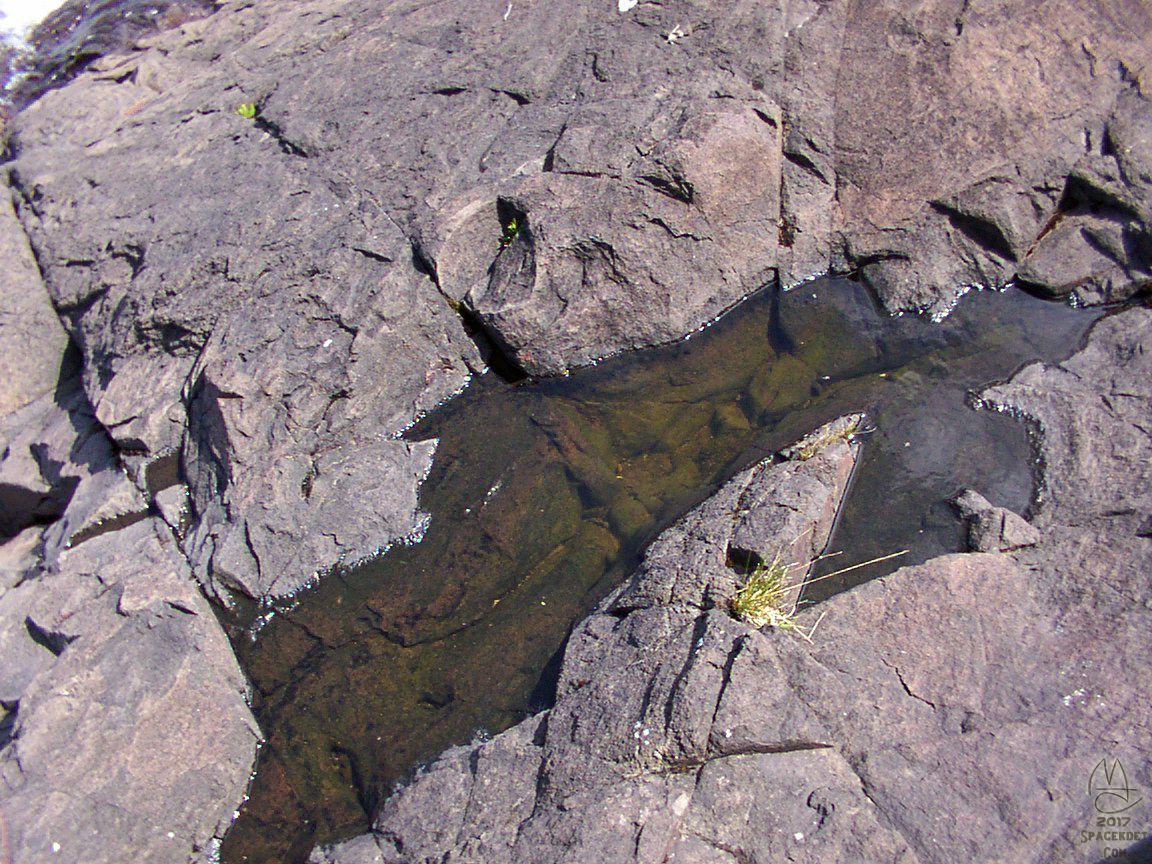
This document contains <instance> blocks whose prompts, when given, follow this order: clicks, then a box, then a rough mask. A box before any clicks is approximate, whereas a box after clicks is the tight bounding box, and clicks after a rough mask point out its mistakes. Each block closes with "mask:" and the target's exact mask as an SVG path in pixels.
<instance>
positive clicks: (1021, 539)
mask: <svg viewBox="0 0 1152 864" xmlns="http://www.w3.org/2000/svg"><path fill="white" fill-rule="evenodd" d="M953 503H954V504H955V505H956V509H958V510H959V511H960V515H961V516H963V517H964V519H966V520H967V522H968V548H969V549H970V550H971V551H973V552H1012V551H1014V550H1016V549H1023V548H1024V547H1025V546H1035V545H1036V544H1037V543H1039V542H1040V532H1039V531H1037V530H1036V529H1035V528H1033V527H1032V526H1031V525H1029V524H1028V523H1027V522H1026V521H1025V520H1024V519H1023V517H1021V516H1018V515H1017V514H1015V513H1013V512H1012V511H1011V510H1008V509H1006V508H1004V507H993V506H992V505H991V504H990V503H989V502H988V500H987V499H986V498H985V497H984V496H983V495H981V494H980V493H978V492H974V491H973V490H971V489H965V490H964V491H963V492H961V493H960V494H959V495H958V496H957V497H956V499H955V501H954V502H953Z"/></svg>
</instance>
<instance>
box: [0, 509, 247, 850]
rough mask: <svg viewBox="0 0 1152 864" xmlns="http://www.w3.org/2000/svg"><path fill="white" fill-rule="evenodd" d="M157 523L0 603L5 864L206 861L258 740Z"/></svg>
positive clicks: (128, 532)
mask: <svg viewBox="0 0 1152 864" xmlns="http://www.w3.org/2000/svg"><path fill="white" fill-rule="evenodd" d="M157 524H158V523H157V521H156V520H152V519H149V520H146V521H141V522H137V523H135V524H134V525H132V526H131V527H128V528H125V529H122V530H120V531H116V532H112V533H107V534H104V535H101V536H99V537H94V538H92V539H90V540H87V541H85V542H83V543H81V544H80V545H78V546H77V547H76V548H74V549H72V550H69V551H67V552H65V553H64V554H63V555H62V556H61V559H60V562H59V568H58V570H57V571H56V572H54V573H40V574H28V578H26V579H25V580H24V581H23V582H22V583H21V584H19V585H18V586H16V587H14V588H12V589H11V590H9V591H8V592H6V593H5V594H4V595H3V596H0V633H2V634H3V637H2V638H3V642H2V645H0V648H2V650H3V651H4V657H5V663H4V669H3V674H2V675H0V703H2V704H3V705H4V706H5V708H6V709H8V710H13V709H14V711H15V718H14V725H13V726H12V728H11V730H10V733H9V734H10V737H11V743H10V744H8V746H6V747H5V748H4V750H3V751H2V755H0V816H2V818H4V819H5V820H6V827H7V831H8V837H9V839H10V843H11V846H10V848H11V849H13V850H15V858H14V859H13V860H15V861H20V862H24V861H51V860H62V861H86V862H89V861H90V862H120V861H123V860H124V854H125V850H131V851H132V854H133V855H134V856H137V857H138V858H139V859H140V860H149V861H186V860H190V858H191V857H192V856H193V855H194V854H196V853H200V854H201V855H202V856H203V858H204V860H205V861H207V860H208V859H209V856H210V855H211V851H212V849H213V848H214V844H215V843H216V842H217V841H218V837H219V836H220V835H222V833H223V831H224V830H225V829H226V828H227V826H228V825H229V824H230V823H231V819H232V814H233V809H234V807H235V806H236V804H235V802H237V801H239V800H240V797H241V796H242V795H243V794H244V789H245V787H246V785H247V780H248V775H249V772H250V771H251V765H252V761H253V759H254V757H255V750H256V743H257V740H258V739H259V730H258V729H257V728H256V723H255V721H254V720H253V719H252V716H251V714H250V712H249V710H248V706H247V704H246V703H245V698H244V694H245V683H244V680H243V677H242V675H241V673H240V670H239V668H238V667H237V666H236V661H235V658H234V657H233V655H232V650H231V647H230V646H229V645H228V641H227V639H226V638H225V637H224V634H223V633H222V632H221V630H220V627H219V625H218V624H217V622H216V618H215V616H214V614H213V613H212V610H211V609H210V607H209V606H208V604H207V602H206V601H205V600H204V597H203V595H202V594H201V593H200V591H199V588H198V586H197V584H196V582H195V580H194V579H193V578H192V576H191V573H190V571H189V568H188V565H187V562H185V561H184V559H183V557H182V556H180V555H179V553H178V551H177V550H176V549H175V543H174V541H173V539H172V537H171V534H170V533H169V532H168V530H167V528H166V527H165V526H163V524H162V523H159V524H160V526H161V529H162V533H158V532H157V530H156V525H157Z"/></svg>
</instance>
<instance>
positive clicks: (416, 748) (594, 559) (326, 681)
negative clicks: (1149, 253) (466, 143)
mask: <svg viewBox="0 0 1152 864" xmlns="http://www.w3.org/2000/svg"><path fill="white" fill-rule="evenodd" d="M1095 317H1097V316H1096V315H1095V314H1093V313H1087V312H1084V311H1082V310H1073V309H1070V308H1068V307H1065V306H1060V305H1056V304H1052V303H1045V302H1042V301H1039V300H1036V299H1033V298H1031V297H1028V296H1027V295H1025V294H1023V293H1022V292H1019V291H1009V292H1005V293H1002V294H999V293H994V292H983V293H975V294H972V295H970V296H968V297H966V298H965V299H964V300H963V301H962V302H961V303H960V304H959V306H958V307H957V309H956V310H955V312H954V313H953V314H952V315H951V316H950V317H949V318H948V319H947V320H946V321H944V322H943V323H942V324H933V323H931V322H929V321H925V320H922V319H919V318H916V317H914V316H905V317H901V318H890V317H886V316H884V315H882V314H880V313H879V312H878V311H877V309H876V307H875V305H874V304H873V302H872V300H871V298H870V297H869V295H868V294H867V293H866V292H865V291H864V290H863V289H862V288H861V287H860V286H859V285H856V284H854V283H851V282H847V281H844V280H821V281H819V282H815V283H812V284H810V285H808V286H805V287H804V288H801V289H796V290H794V291H791V292H787V293H780V292H778V291H765V292H763V293H761V294H759V295H757V296H754V297H752V298H750V299H749V300H747V301H746V302H745V303H743V304H741V305H740V306H739V307H737V308H736V309H735V310H733V311H732V312H731V313H729V314H728V315H727V316H725V317H724V318H722V319H721V320H720V321H719V322H717V323H716V324H715V325H713V326H712V327H710V328H708V329H707V330H706V331H704V332H702V333H699V334H696V335H695V336H694V337H693V338H691V339H689V340H686V341H683V342H679V343H677V344H675V345H670V346H666V347H664V348H660V349H653V350H648V351H640V352H634V353H631V354H628V355H625V356H620V357H617V358H614V359H612V360H609V361H606V362H604V363H602V364H600V365H599V366H596V367H593V368H589V369H585V370H583V371H581V372H578V373H576V374H573V375H572V376H570V377H568V378H563V379H554V380H546V381H541V382H537V383H534V384H528V385H523V386H509V385H506V384H504V383H503V382H501V381H499V380H497V379H495V378H494V377H493V376H485V377H484V378H482V379H480V380H479V381H477V382H475V383H474V384H473V386H472V387H470V388H469V389H468V390H467V391H466V392H465V393H463V394H462V395H461V396H459V397H457V398H456V399H454V400H452V401H451V402H449V403H448V404H447V405H445V406H444V407H443V408H442V409H440V410H439V411H438V412H437V413H436V414H434V415H433V416H431V417H429V418H427V419H426V420H425V421H423V422H422V423H420V424H418V425H417V426H416V427H415V428H414V429H413V430H412V431H411V433H410V435H409V437H411V438H415V439H421V438H429V437H436V438H438V439H439V445H438V448H437V452H436V458H435V462H434V465H433V469H432V472H431V474H430V475H429V477H428V479H427V481H426V482H425V484H424V485H423V487H422V490H421V503H422V507H423V508H424V509H425V510H427V511H428V512H430V513H431V522H430V525H429V528H428V531H427V534H426V535H425V537H424V539H423V540H422V541H421V542H420V543H419V544H417V545H415V546H411V547H398V548H395V549H393V550H392V551H391V552H389V553H388V554H387V555H385V556H384V557H383V558H381V559H379V560H376V561H374V562H371V563H369V564H366V565H363V566H360V567H357V568H355V569H351V570H347V571H342V572H338V573H335V574H333V575H331V576H329V577H327V578H326V579H325V580H324V581H322V582H321V584H320V585H319V587H318V588H316V589H315V590H313V591H311V592H309V593H307V594H305V595H304V596H303V597H302V598H301V600H300V602H299V604H298V605H297V606H295V607H294V608H292V609H291V610H287V611H284V612H283V613H282V614H279V615H276V616H274V617H273V618H272V620H271V622H270V623H269V624H268V625H267V626H266V627H265V628H264V629H263V630H262V631H261V632H260V633H259V636H258V637H257V638H256V639H255V641H252V640H250V639H248V638H247V637H246V636H245V635H244V634H243V633H242V632H240V631H239V630H236V631H234V632H235V635H236V636H237V637H238V638H236V639H235V644H236V646H237V651H238V654H239V656H240V658H241V662H242V664H243V666H244V668H245V671H246V672H247V674H248V676H249V678H250V680H251V681H252V683H253V686H254V689H255V703H254V708H255V710H256V712H257V716H258V718H259V721H260V724H261V728H262V729H263V730H264V732H265V734H266V735H267V738H268V742H267V744H266V746H265V747H264V749H263V751H262V754H261V759H260V766H259V770H258V772H257V774H256V777H255V780H254V783H253V786H252V791H251V799H250V800H249V801H248V803H247V804H246V805H245V806H244V808H243V809H242V812H241V815H240V818H239V820H238V821H237V822H236V824H235V825H234V826H233V829H232V831H231V832H230V833H229V835H228V837H227V838H226V839H225V842H224V846H223V849H222V855H223V860H224V861H225V862H239V861H251V862H256V861H261V862H263V861H303V860H304V859H305V858H306V857H307V854H308V851H309V849H310V848H311V847H312V845H313V844H315V843H317V842H330V841H333V840H335V839H339V838H342V837H345V836H348V835H350V834H353V833H356V832H359V831H363V830H366V828H367V827H368V825H369V821H370V817H371V814H372V813H373V812H374V811H375V809H376V808H377V806H378V805H379V804H380V802H381V801H382V800H383V798H384V797H386V795H387V794H388V793H389V791H390V789H391V788H392V787H393V785H394V784H395V783H396V782H398V781H402V780H403V779H405V778H406V777H407V776H409V775H410V773H411V772H412V770H413V769H414V767H415V766H416V765H418V764H419V763H420V762H421V761H422V760H427V759H430V758H432V757H434V756H435V755H436V754H438V753H440V752H441V751H443V750H444V749H446V748H447V747H449V746H451V745H454V744H460V743H464V742H467V741H468V740H469V739H470V738H472V737H473V736H474V735H476V734H478V733H479V732H480V731H481V730H482V731H483V732H485V733H492V734H494V733H496V732H499V731H501V730H503V729H505V728H508V727H509V726H511V725H513V724H515V723H516V722H518V721H520V720H522V719H524V718H525V717H526V716H528V714H529V713H531V712H533V711H536V710H540V709H542V708H543V707H546V706H547V704H548V702H549V700H550V698H551V690H550V688H551V686H552V685H553V684H554V675H555V669H556V663H557V662H558V658H559V652H560V651H561V648H562V646H563V643H564V640H565V638H566V636H567V634H568V632H569V630H570V628H571V626H572V624H573V623H574V622H575V621H577V620H579V619H580V618H581V617H583V616H584V615H586V614H587V613H588V611H589V610H591V609H592V608H593V607H594V606H595V605H596V603H597V602H598V601H599V600H600V599H602V598H603V597H604V596H605V594H607V593H608V592H609V591H610V590H611V589H612V588H613V587H614V586H616V585H617V584H619V582H620V581H621V579H622V578H623V577H624V576H626V575H627V574H628V573H629V572H630V571H631V570H632V569H634V567H635V566H636V564H637V562H638V560H639V556H640V554H641V552H642V549H643V547H644V545H645V544H646V543H647V542H648V541H649V540H651V539H652V538H653V537H654V536H655V535H656V534H657V533H658V532H659V531H660V530H661V529H662V528H663V527H665V526H667V525H668V524H669V523H671V522H672V521H673V520H675V519H676V518H677V517H678V516H680V515H681V514H683V513H684V512H686V511H687V510H688V509H690V508H691V507H692V506H694V505H695V504H696V503H698V502H699V501H701V500H703V499H704V498H705V497H707V496H708V495H709V494H711V493H712V492H713V491H715V489H717V488H718V487H719V486H720V485H721V484H722V483H723V482H724V481H725V480H727V479H728V478H729V477H731V476H732V475H733V474H734V473H736V472H737V471H738V470H740V469H742V468H744V467H746V466H748V465H749V464H751V463H753V462H756V461H758V460H760V459H763V458H765V457H766V456H769V455H770V454H772V453H773V452H774V451H776V450H777V449H779V448H781V447H783V446H786V445H787V444H789V443H791V442H792V441H794V440H795V439H797V438H799V437H800V436H802V435H803V434H804V433H806V432H808V431H809V430H811V429H813V428H815V427H816V426H818V425H820V424H822V423H824V422H826V421H828V420H831V419H833V418H835V417H836V416H839V415H841V414H844V413H849V412H855V411H865V412H867V413H868V415H869V417H870V422H871V424H872V425H873V426H874V427H875V431H873V432H872V433H871V434H870V436H868V437H867V438H866V439H865V442H864V445H863V456H862V460H861V465H860V468H859V470H858V472H857V477H856V480H855V484H854V487H853V489H852V491H851V493H850V495H849V499H848V500H849V504H848V505H847V507H846V508H845V512H844V514H843V516H842V519H841V522H840V525H839V527H838V528H837V531H836V533H835V535H834V537H833V546H834V548H835V549H836V550H839V551H842V552H843V554H842V555H841V556H840V557H839V558H837V559H836V566H837V567H843V566H846V565H848V564H852V563H855V562H857V561H861V560H866V559H869V558H872V557H876V556H877V555H881V554H885V553H890V552H893V551H897V550H900V549H905V548H906V549H909V550H910V552H909V553H908V555H906V556H904V557H903V558H901V559H899V560H898V561H896V562H891V563H890V564H888V565H887V566H888V567H889V568H892V567H895V566H898V565H902V564H905V563H910V562H914V561H919V560H925V559H927V558H929V557H931V556H933V555H936V554H940V553H942V552H951V551H957V550H958V548H959V543H960V533H959V523H958V521H957V519H956V517H955V515H954V514H953V513H952V511H951V508H950V507H948V506H947V504H946V502H947V499H948V498H950V497H951V496H953V495H954V494H955V493H956V492H957V491H959V489H960V488H961V487H963V486H968V487H972V488H975V489H976V490H977V491H979V492H981V493H982V494H983V495H984V496H985V497H987V498H988V499H989V500H991V501H992V502H993V503H994V504H997V505H1001V506H1007V507H1010V508H1012V509H1015V510H1017V511H1025V510H1026V509H1027V507H1028V505H1029V502H1030V500H1031V496H1032V493H1033V476H1032V471H1031V468H1032V452H1031V449H1030V445H1029V441H1028V439H1027V436H1026V433H1025V430H1024V429H1023V428H1022V427H1021V426H1019V425H1018V424H1016V423H1014V422H1013V421H1012V420H1011V419H1009V418H1007V417H1004V416H1001V415H999V414H995V413H989V412H979V411H975V410H973V409H972V408H971V407H969V402H970V399H971V394H970V391H971V390H973V389H974V388H975V389H978V388H979V387H981V386H982V385H985V384H987V383H990V382H992V381H994V380H999V379H1003V378H1006V377H1007V376H1009V375H1010V374H1011V373H1012V372H1013V371H1014V370H1015V369H1016V368H1017V367H1019V366H1020V365H1021V364H1023V363H1024V362H1027V361H1029V360H1032V359H1035V358H1044V359H1056V358H1059V357H1062V356H1064V355H1066V354H1068V353H1070V352H1071V350H1073V348H1074V347H1075V345H1076V344H1077V342H1078V341H1079V339H1080V338H1081V337H1082V335H1083V333H1084V332H1085V331H1086V329H1087V328H1088V326H1089V324H1090V323H1091V321H1092V320H1093V319H1094V318H1095ZM883 572H887V571H886V570H885V569H884V567H872V568H862V569H861V570H858V571H853V572H852V573H851V574H850V575H848V574H846V576H845V577H844V578H842V579H830V580H827V581H825V582H822V583H818V584H819V588H820V591H821V592H822V596H823V595H826V594H827V593H828V592H830V591H835V590H843V588H845V587H847V585H848V584H849V582H848V581H847V580H848V579H852V580H853V581H858V580H861V579H867V578H873V577H875V576H877V575H880V574H881V573H883ZM837 583H838V584H837Z"/></svg>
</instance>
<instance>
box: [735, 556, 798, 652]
mask: <svg viewBox="0 0 1152 864" xmlns="http://www.w3.org/2000/svg"><path fill="white" fill-rule="evenodd" d="M799 566H800V565H799V564H796V563H792V564H785V563H784V561H782V560H781V558H780V555H779V554H777V555H776V557H775V558H773V559H772V563H771V564H764V563H760V564H757V565H756V567H755V568H754V569H753V570H752V572H751V573H749V574H748V579H747V581H746V582H745V583H744V586H743V587H742V588H741V589H740V590H739V591H737V592H736V596H735V597H733V598H732V614H733V615H735V616H736V617H737V618H739V619H740V620H741V621H743V622H744V623H745V624H751V625H752V626H753V627H756V628H760V627H779V628H780V629H781V630H792V629H798V628H797V627H796V622H795V621H793V619H792V615H793V612H792V610H790V609H789V607H790V606H793V605H794V601H793V600H790V599H789V596H788V595H789V594H791V593H792V592H793V591H795V589H796V588H797V587H799V586H798V585H794V584H792V581H791V580H790V579H789V578H788V574H789V573H790V572H791V571H792V570H794V569H796V568H798V567H799ZM800 635H802V636H803V635H804V633H803V631H800ZM806 638H810V636H808V637H806Z"/></svg>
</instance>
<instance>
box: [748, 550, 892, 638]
mask: <svg viewBox="0 0 1152 864" xmlns="http://www.w3.org/2000/svg"><path fill="white" fill-rule="evenodd" d="M907 552H908V550H907V549H903V550H901V551H900V552H894V553H892V554H891V555H882V556H880V557H879V558H873V559H871V560H869V561H861V562H860V563H859V564H853V565H852V566H851V567H844V568H842V569H840V570H836V571H835V572H833V573H825V574H824V575H823V576H820V577H819V578H817V579H809V580H807V581H805V579H804V577H803V575H802V576H801V577H800V578H799V579H797V580H795V581H793V580H792V579H791V578H790V574H791V573H793V572H794V571H796V570H801V571H802V572H803V573H807V572H808V569H809V568H810V567H811V566H812V565H813V564H815V563H816V561H818V560H820V559H814V560H812V561H809V562H807V563H804V564H801V563H799V562H795V561H794V562H792V563H785V562H784V560H783V559H782V558H781V557H780V554H779V553H777V554H776V556H775V557H774V558H773V559H772V563H770V564H764V563H760V564H757V565H756V567H754V568H753V569H752V572H751V573H749V574H748V578H747V580H746V581H745V582H744V585H743V586H741V588H740V589H739V590H738V591H737V592H736V595H735V596H734V597H733V598H732V603H731V610H732V615H733V616H734V617H735V618H737V619H739V620H741V621H743V622H744V623H746V624H751V625H752V626H753V627H756V628H757V629H759V628H762V627H775V628H777V629H779V630H786V631H789V632H791V633H795V634H796V635H798V636H800V637H801V638H802V639H804V640H805V641H807V642H811V641H812V634H813V633H815V632H816V628H817V627H818V626H819V625H820V622H821V621H823V620H824V613H821V614H820V617H819V618H817V619H816V622H815V623H814V624H813V625H812V626H811V627H810V628H809V629H808V632H805V631H804V629H803V628H802V627H801V626H800V625H799V624H797V623H796V611H797V610H796V598H797V597H798V596H799V594H800V589H801V588H802V587H803V586H804V585H805V584H808V583H811V582H819V581H820V580H821V579H831V578H832V577H833V576H839V575H841V574H843V573H848V572H850V571H852V570H858V569H860V568H861V567H867V566H868V565H869V564H879V563H880V562H881V561H889V560H891V559H893V558H899V557H900V556H901V555H904V554H906V553H907ZM824 557H827V556H824Z"/></svg>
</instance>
